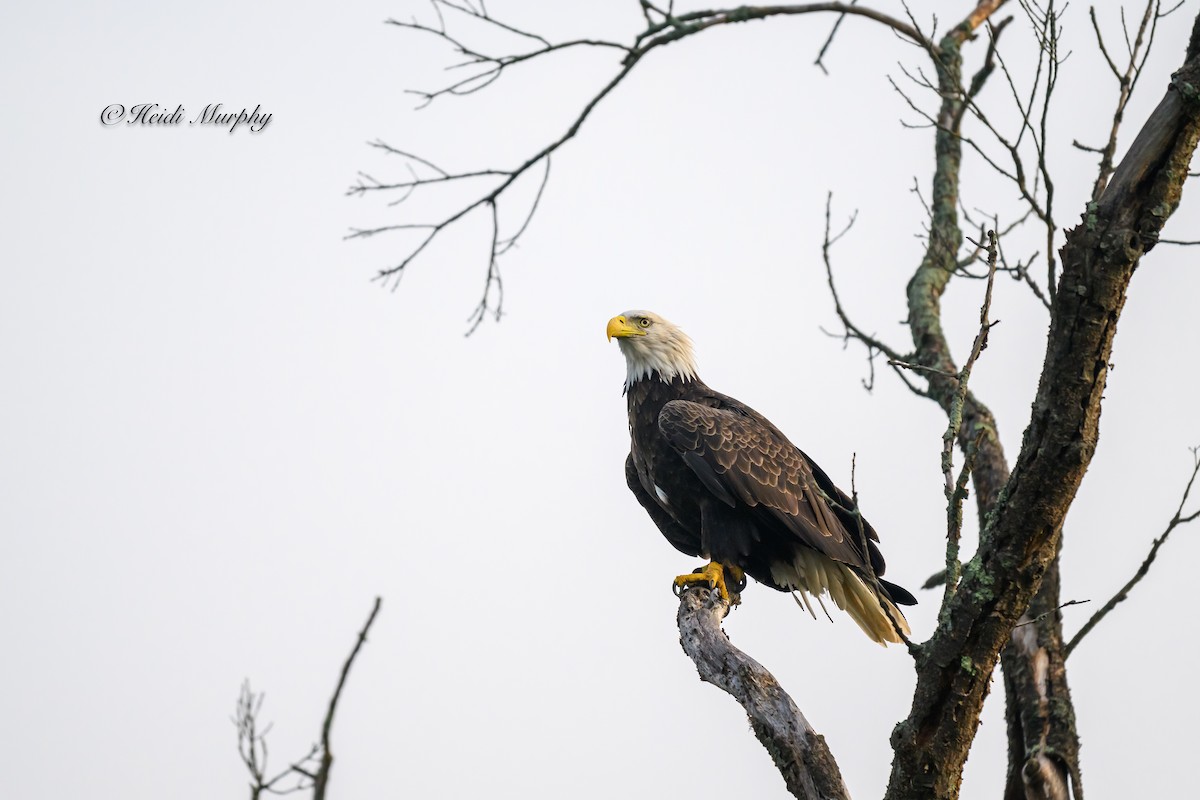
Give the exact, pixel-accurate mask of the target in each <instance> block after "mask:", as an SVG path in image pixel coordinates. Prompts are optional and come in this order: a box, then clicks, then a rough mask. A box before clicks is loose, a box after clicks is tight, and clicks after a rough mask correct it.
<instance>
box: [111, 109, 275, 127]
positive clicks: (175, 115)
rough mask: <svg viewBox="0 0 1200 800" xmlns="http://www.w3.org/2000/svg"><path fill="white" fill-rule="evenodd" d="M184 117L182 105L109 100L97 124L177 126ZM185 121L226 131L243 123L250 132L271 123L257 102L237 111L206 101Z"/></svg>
mask: <svg viewBox="0 0 1200 800" xmlns="http://www.w3.org/2000/svg"><path fill="white" fill-rule="evenodd" d="M186 117H187V110H186V109H184V107H183V106H182V105H178V106H176V107H175V110H174V111H170V110H168V109H167V108H166V107H165V106H160V105H159V104H158V103H141V104H139V105H136V106H130V107H129V108H126V107H125V106H123V105H121V104H120V103H113V104H112V105H110V106H106V107H105V109H104V110H103V111H101V112H100V124H102V125H109V126H111V125H117V124H119V123H120V122H121V121H122V120H124V122H125V124H126V125H179V124H181V123H183V122H184V121H185V119H186ZM186 121H187V124H188V125H215V126H219V127H222V128H224V127H228V128H229V132H230V133H233V132H234V131H235V130H237V129H238V126H239V125H246V126H248V127H249V128H250V132H251V133H262V131H263V129H264V128H266V127H267V126H268V125H270V124H271V115H270V114H269V113H263V112H262V106H261V105H256V106H255V107H254V110H253V111H248V110H246V109H244V108H243V109H242V110H241V111H224V110H222V108H221V104H220V103H209V104H208V105H206V106H205V107H204V110H203V111H201V112H200V113H199V114H197V115H196V116H195V117H193V118H192V119H190V120H186Z"/></svg>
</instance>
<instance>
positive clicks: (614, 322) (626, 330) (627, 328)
mask: <svg viewBox="0 0 1200 800" xmlns="http://www.w3.org/2000/svg"><path fill="white" fill-rule="evenodd" d="M607 333H608V340H609V341H610V342H611V341H612V340H613V337H614V336H615V337H617V338H618V339H625V338H627V337H629V336H645V335H646V332H645V331H644V330H642V329H641V328H638V327H636V326H634V325H631V324H630V323H629V320H627V319H625V317H613V318H612V319H610V320H609V321H608V331H607Z"/></svg>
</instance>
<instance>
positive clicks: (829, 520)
mask: <svg viewBox="0 0 1200 800" xmlns="http://www.w3.org/2000/svg"><path fill="white" fill-rule="evenodd" d="M658 426H659V429H660V430H661V431H662V433H663V435H664V436H665V437H666V438H667V441H669V442H670V443H671V445H672V446H673V447H674V448H675V449H676V450H677V451H678V452H679V454H680V455H681V456H682V457H683V460H684V462H685V463H686V464H687V465H688V466H689V467H691V469H692V471H693V472H695V473H696V475H697V476H698V477H699V478H700V481H701V483H703V484H704V486H705V487H706V488H707V489H708V490H709V491H710V492H712V493H713V495H715V496H716V497H717V498H719V499H720V500H722V501H723V502H724V503H726V504H727V505H729V506H731V507H737V506H739V505H741V506H749V507H751V508H756V509H758V510H759V511H760V512H761V515H762V516H764V517H766V518H767V519H768V520H771V521H773V522H775V523H776V526H777V527H782V528H783V529H784V530H786V531H788V532H790V533H791V534H793V535H794V536H796V537H797V538H798V539H799V540H800V541H801V542H803V543H804V544H806V545H808V546H809V547H812V548H813V549H815V550H817V551H818V552H820V553H823V554H825V555H826V556H828V557H830V558H832V559H834V560H836V561H840V562H842V563H843V564H848V565H850V566H853V567H857V568H864V567H865V566H866V559H865V558H864V557H863V548H862V539H863V538H865V539H866V543H867V548H868V550H869V552H870V559H871V562H872V566H873V567H874V568H875V570H874V571H875V573H876V574H879V573H882V572H883V566H884V564H883V558H882V557H881V556H880V555H879V550H878V548H876V547H875V544H874V542H872V541H871V539H877V538H878V537H877V536H876V535H875V531H874V530H872V529H871V528H870V526H869V525H867V524H866V522H865V520H864V521H863V522H862V524H863V529H862V530H863V534H864V537H861V538H860V536H859V533H858V530H857V524H856V522H855V517H854V515H853V513H852V512H850V511H849V510H848V509H850V508H851V501H850V499H849V498H847V497H846V495H845V494H843V493H842V492H841V491H840V490H838V489H837V487H836V486H834V485H833V482H832V481H830V480H829V477H828V476H827V475H825V473H824V472H822V471H821V470H820V468H819V467H817V466H816V465H815V464H813V463H812V462H811V461H809V459H808V458H807V456H805V455H804V453H803V452H801V451H800V449H799V448H798V447H796V446H795V445H794V444H792V443H791V442H789V441H788V440H787V438H786V437H785V436H784V435H783V434H782V433H780V432H779V431H778V430H777V429H776V428H775V427H774V426H773V425H771V424H770V423H769V422H767V421H766V420H765V419H763V418H761V417H760V416H759V415H758V414H757V413H755V412H753V411H750V410H749V409H741V408H736V407H734V408H712V407H710V406H706V405H701V404H699V403H693V402H690V401H687V400H672V401H671V402H669V403H667V404H666V405H665V406H663V409H662V412H661V413H660V414H659V417H658ZM831 501H832V504H831ZM834 504H836V505H834ZM840 517H841V518H840ZM843 518H844V519H846V520H847V521H848V524H843ZM858 519H860V520H861V517H859V518H858ZM851 526H853V527H851Z"/></svg>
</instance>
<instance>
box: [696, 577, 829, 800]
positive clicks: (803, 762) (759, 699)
mask: <svg viewBox="0 0 1200 800" xmlns="http://www.w3.org/2000/svg"><path fill="white" fill-rule="evenodd" d="M728 613H729V604H728V603H726V602H724V601H723V600H721V598H720V596H719V595H718V594H716V593H714V592H711V591H710V590H708V589H704V588H698V589H697V588H693V589H688V590H687V591H684V592H682V593H681V594H680V598H679V613H678V615H677V622H678V624H679V643H680V644H681V645H682V646H683V651H684V652H685V653H687V654H688V657H689V658H691V659H692V661H693V662H694V663H695V664H696V671H697V672H698V673H699V674H700V679H701V680H702V681H705V682H706V683H711V684H713V685H714V686H716V687H717V688H718V689H721V690H722V691H723V692H725V693H727V694H729V695H730V696H732V697H733V698H734V699H735V700H737V701H738V703H739V704H741V706H742V708H744V709H745V710H746V716H747V717H749V719H750V727H751V728H752V729H753V730H754V735H755V736H756V737H757V738H758V740H759V742H761V743H762V745H763V747H765V748H766V749H767V752H768V753H770V754H771V758H772V759H773V760H774V761H775V766H776V767H777V768H778V769H779V772H780V773H781V774H782V775H783V779H784V781H785V782H786V784H787V788H788V791H789V792H791V793H792V795H793V796H794V797H797V798H801V799H802V800H849V797H850V795H849V793H848V792H847V791H846V786H845V784H844V783H843V782H842V774H841V772H840V771H839V770H838V766H837V762H836V761H835V760H834V758H833V755H832V753H830V751H829V747H828V745H826V743H825V739H824V737H822V736H821V735H819V734H818V733H817V732H816V731H814V730H813V728H812V726H811V725H809V724H808V720H806V719H805V718H804V715H803V714H802V713H800V709H799V708H797V707H796V704H795V702H793V701H792V698H791V697H789V696H788V694H787V692H785V691H784V690H783V687H782V686H780V685H779V681H777V680H776V679H775V676H773V675H772V674H771V673H770V672H768V671H767V670H766V669H765V668H764V667H763V666H762V665H761V664H759V663H758V662H757V661H755V660H754V659H752V658H750V657H749V656H747V655H746V654H745V653H743V652H742V651H741V650H739V649H737V648H736V647H734V646H733V644H732V643H731V642H730V641H729V637H727V636H726V635H725V632H724V631H722V630H721V620H723V619H724V618H725V615H726V614H728Z"/></svg>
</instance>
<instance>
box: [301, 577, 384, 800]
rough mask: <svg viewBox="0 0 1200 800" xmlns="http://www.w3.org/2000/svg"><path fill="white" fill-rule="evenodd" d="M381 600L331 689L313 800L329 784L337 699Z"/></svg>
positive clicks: (322, 795)
mask: <svg viewBox="0 0 1200 800" xmlns="http://www.w3.org/2000/svg"><path fill="white" fill-rule="evenodd" d="M382 602H383V598H380V597H376V598H375V605H373V606H372V607H371V615H370V616H369V617H367V623H366V624H365V625H363V629H362V630H361V631H359V633H358V640H357V641H356V642H355V643H354V649H353V650H351V651H350V655H349V656H348V657H347V658H346V663H345V664H343V665H342V674H341V677H339V678H338V683H337V688H336V689H334V690H333V697H331V698H330V699H329V710H328V711H327V712H326V713H325V722H324V724H323V725H321V760H320V763H319V765H318V767H317V772H316V775H314V776H313V800H325V790H326V788H327V787H328V786H329V772H330V770H331V769H333V750H332V749H330V746H329V734H330V732H331V730H332V729H333V714H334V712H335V711H337V704H338V700H340V699H341V697H342V689H344V688H345V686H346V678H347V677H348V676H349V675H350V667H352V666H353V665H354V659H355V657H357V656H358V651H359V650H361V649H362V646H363V644H364V643H365V642H366V641H367V631H369V630H371V624H372V623H373V622H375V616H376V615H377V614H378V613H379V606H380V604H381V603H382Z"/></svg>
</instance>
